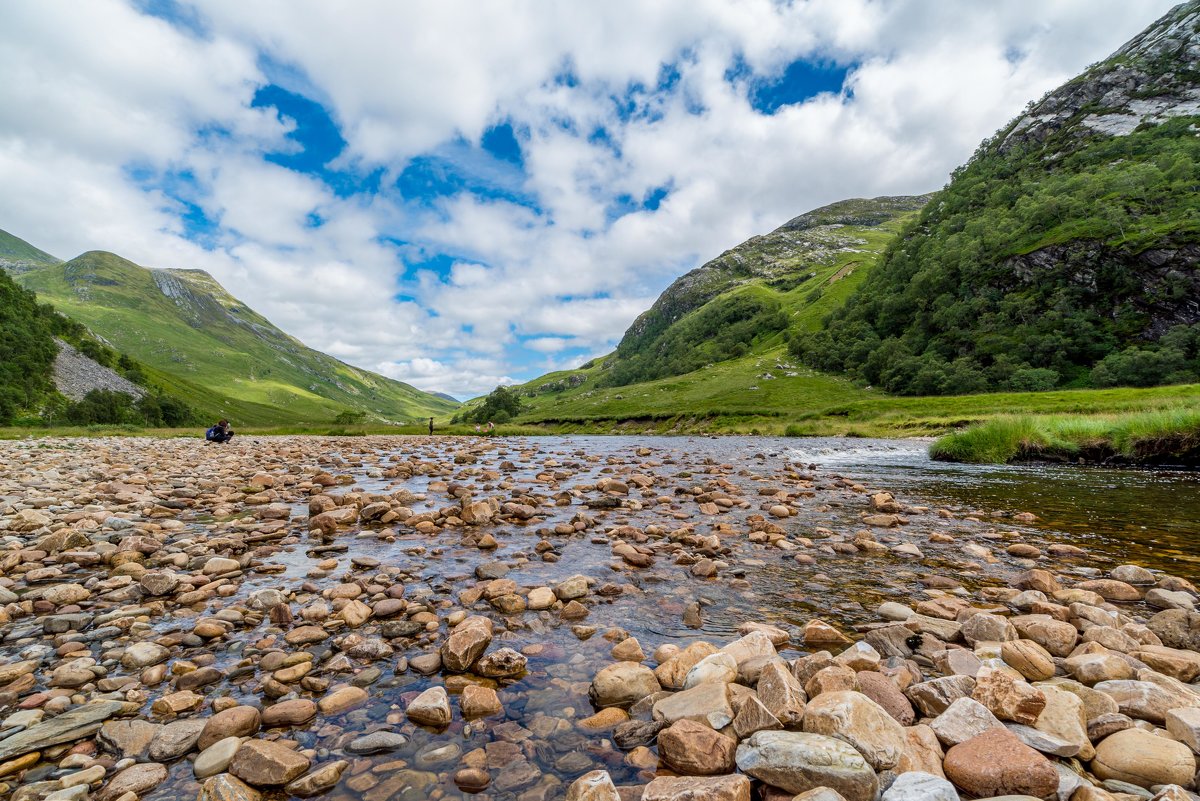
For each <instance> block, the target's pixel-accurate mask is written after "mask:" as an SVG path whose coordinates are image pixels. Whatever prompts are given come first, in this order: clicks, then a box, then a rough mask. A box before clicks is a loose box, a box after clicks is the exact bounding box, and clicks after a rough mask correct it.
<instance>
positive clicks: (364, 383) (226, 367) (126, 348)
mask: <svg viewBox="0 0 1200 801" xmlns="http://www.w3.org/2000/svg"><path fill="white" fill-rule="evenodd" d="M16 278H17V280H18V281H19V282H20V283H21V284H23V285H24V286H26V287H28V288H30V289H33V290H35V291H36V292H37V293H38V295H39V296H41V297H42V298H44V299H46V300H48V301H50V302H52V303H53V304H54V305H55V307H56V308H58V309H59V310H60V311H62V312H64V313H65V314H67V315H69V316H70V317H72V318H73V319H76V320H79V321H80V322H82V323H84V324H85V325H87V326H88V328H90V329H91V330H92V331H94V332H95V333H96V334H98V335H99V336H101V337H103V338H104V339H105V340H107V341H108V342H110V343H112V345H113V346H114V347H116V348H117V349H119V350H121V351H122V352H124V353H127V354H130V355H131V356H133V357H134V358H136V359H138V360H139V361H141V362H143V363H144V364H146V365H149V366H150V367H151V368H153V370H154V372H155V378H156V379H157V380H159V381H160V382H161V383H162V384H163V386H164V388H166V389H168V391H172V392H179V393H183V394H185V396H186V397H189V398H191V400H192V402H193V403H194V404H195V405H196V406H197V407H198V408H200V409H202V410H203V411H205V412H206V413H209V414H213V415H221V416H226V417H229V418H230V419H233V420H237V421H239V422H241V423H244V424H245V423H249V424H258V425H263V424H273V423H280V424H282V423H301V422H316V423H327V422H329V421H330V420H331V419H332V418H333V417H334V416H336V415H337V414H338V413H340V412H342V411H345V410H356V411H363V412H366V413H367V414H368V415H369V416H370V417H371V418H372V419H375V420H380V421H397V420H409V419H413V418H417V417H422V416H429V415H440V414H444V413H446V412H448V411H451V410H453V409H454V408H455V407H456V405H457V404H456V403H454V402H453V401H448V400H445V399H443V398H439V397H435V396H433V395H430V394H428V393H424V392H421V391H419V390H417V389H415V388H413V387H411V386H409V385H407V384H403V383H401V382H399V381H393V380H391V379H387V378H384V377H382V376H379V375H376V374H374V373H370V372H367V371H365V370H359V369H357V368H354V367H351V366H350V365H347V364H344V363H342V362H340V361H338V360H336V359H334V358H332V357H330V356H327V355H325V354H323V353H318V352H317V351H314V350H312V349H311V348H308V347H306V346H305V345H303V344H302V343H300V342H299V341H297V340H296V339H294V338H292V337H290V336H288V335H286V334H284V333H283V332H282V331H280V330H279V329H277V328H275V327H274V326H273V325H272V324H271V323H270V321H268V320H267V319H266V318H264V317H262V316H261V315H259V314H257V313H256V312H254V311H253V310H251V309H250V308H249V307H247V306H246V305H245V304H244V303H242V302H240V301H239V300H237V299H236V298H234V297H233V296H231V295H229V294H228V293H227V292H226V291H225V290H224V289H223V288H222V287H221V285H220V284H218V283H217V282H216V281H215V280H214V279H213V278H212V277H211V276H210V275H208V274H207V273H205V272H203V271H200V270H160V269H147V268H144V267H140V266H138V265H136V264H134V263H132V262H130V261H127V260H125V259H122V258H120V257H119V256H115V255H113V254H111V253H104V252H98V251H93V252H89V253H85V254H83V255H81V256H78V257H77V258H74V259H72V260H70V261H68V262H63V263H58V264H48V265H43V266H41V267H37V268H34V269H29V270H26V271H24V272H21V273H19V274H18V275H17V276H16Z"/></svg>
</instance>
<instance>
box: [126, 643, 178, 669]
mask: <svg viewBox="0 0 1200 801" xmlns="http://www.w3.org/2000/svg"><path fill="white" fill-rule="evenodd" d="M170 655H171V652H170V650H168V649H166V648H164V647H162V646H161V645H159V644H158V643H153V642H139V643H134V644H133V645H131V646H129V647H128V648H126V649H125V653H124V654H122V655H121V664H122V665H123V666H124V667H126V668H128V669H129V670H141V669H142V668H144V667H150V666H151V665H157V664H159V663H160V662H165V661H167V658H168V657H169V656H170Z"/></svg>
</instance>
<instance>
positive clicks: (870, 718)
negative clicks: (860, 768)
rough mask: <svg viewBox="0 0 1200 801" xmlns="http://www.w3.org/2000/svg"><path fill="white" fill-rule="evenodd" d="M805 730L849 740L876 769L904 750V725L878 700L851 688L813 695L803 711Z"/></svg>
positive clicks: (894, 761)
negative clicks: (876, 701) (814, 696)
mask: <svg viewBox="0 0 1200 801" xmlns="http://www.w3.org/2000/svg"><path fill="white" fill-rule="evenodd" d="M804 731H806V732H810V733H812V734H824V735H827V736H829V737H836V738H837V739H839V740H842V741H844V742H847V743H849V744H850V745H852V746H854V748H855V749H857V750H858V752H859V753H860V754H862V755H863V757H865V758H866V760H867V762H869V763H870V764H871V767H873V768H874V769H875V770H887V769H889V768H894V767H895V766H896V764H897V763H898V762H899V761H900V757H901V756H902V755H903V754H904V746H905V740H904V727H903V726H901V725H900V724H899V723H897V722H896V719H895V718H893V717H892V716H891V715H889V714H888V713H887V710H885V709H884V708H883V707H881V706H880V705H879V704H877V703H875V702H874V701H872V700H871V699H870V698H868V697H867V696H865V695H863V694H862V693H859V692H854V691H853V690H847V691H843V692H835V693H824V694H823V695H818V696H817V697H816V698H814V699H812V700H811V701H810V702H809V703H808V709H807V710H806V711H805V713H804Z"/></svg>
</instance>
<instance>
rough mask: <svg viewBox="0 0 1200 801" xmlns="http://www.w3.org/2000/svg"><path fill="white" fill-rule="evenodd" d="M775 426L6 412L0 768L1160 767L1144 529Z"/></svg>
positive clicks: (246, 796)
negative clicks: (475, 425) (857, 460)
mask: <svg viewBox="0 0 1200 801" xmlns="http://www.w3.org/2000/svg"><path fill="white" fill-rule="evenodd" d="M790 444H791V443H790V442H789V441H787V440H779V439H775V440H767V439H754V438H746V439H742V440H736V439H727V438H720V439H710V438H696V439H693V440H687V439H673V440H662V439H659V440H654V441H647V440H645V439H641V438H628V439H623V440H622V439H613V438H591V439H587V438H579V437H567V438H559V439H551V438H544V437H539V438H530V439H522V438H502V437H496V438H480V437H462V438H455V437H432V438H431V437H370V436H366V437H295V436H292V437H271V438H262V439H261V440H260V441H258V442H254V441H252V438H249V437H248V438H246V439H244V440H240V441H239V440H236V439H235V441H234V442H233V443H230V444H229V445H227V446H224V447H220V448H217V447H215V446H206V445H204V444H203V443H201V442H197V441H191V440H187V439H181V438H176V439H161V438H131V437H105V438H90V439H45V440H36V441H6V442H3V443H0V459H2V460H3V462H4V464H5V465H6V470H5V471H3V473H0V545H2V546H3V548H2V549H0V600H2V601H3V602H4V606H3V607H0V666H2V667H0V717H2V718H3V725H2V727H0V795H5V796H7V795H9V794H12V795H13V796H14V797H17V798H21V799H28V800H29V801H32V800H33V799H42V798H46V797H47V796H49V795H51V794H57V795H55V796H54V797H55V798H56V799H74V800H75V801H92V799H94V801H121V799H123V798H127V797H130V796H127V795H126V794H127V793H132V794H133V795H136V796H143V797H148V798H154V799H195V798H198V797H199V798H203V799H213V798H222V799H229V801H256V800H257V799H259V798H260V793H276V792H278V791H279V790H280V788H283V791H284V792H286V793H287V794H288V795H295V796H301V797H328V798H330V799H334V800H335V801H351V799H354V800H355V801H358V800H360V799H361V801H390V800H391V799H401V800H402V801H409V800H411V801H418V799H446V800H447V801H449V800H450V799H466V798H469V797H471V796H473V795H474V794H476V793H479V792H486V793H487V794H488V795H487V797H489V798H496V799H498V800H501V801H548V799H559V798H562V797H563V796H564V795H566V794H567V791H568V788H569V787H571V786H572V785H576V784H578V783H580V782H582V783H584V784H588V783H592V786H594V787H599V788H601V790H605V791H606V793H603V794H600V795H596V794H593V795H592V796H590V797H592V798H597V797H598V798H603V799H608V800H609V801H611V799H613V798H620V799H623V800H626V799H628V800H629V801H636V800H637V799H643V800H645V799H654V801H662V799H675V798H676V796H675V795H672V794H671V793H672V792H685V793H686V792H688V791H689V790H688V788H695V787H697V786H700V785H702V784H706V783H707V784H711V786H712V787H714V788H725V789H726V790H728V791H730V792H731V793H732V794H731V795H719V794H716V795H710V796H708V797H710V798H716V799H723V798H740V799H745V798H748V797H749V793H750V792H751V791H752V790H751V785H752V784H755V785H763V786H764V787H760V788H759V789H761V790H762V793H763V794H764V797H771V793H772V792H774V791H770V790H766V789H765V785H771V786H773V787H777V788H783V789H784V790H786V791H787V793H788V794H787V795H786V796H780V797H791V796H792V795H794V794H796V793H799V792H804V791H806V790H809V789H815V787H816V786H818V785H827V784H828V782H831V781H833V782H840V783H839V784H836V785H835V786H836V787H837V789H838V790H839V792H841V793H842V795H843V797H844V798H846V799H847V801H871V799H874V798H875V797H876V795H877V793H878V792H881V791H884V790H886V789H888V787H889V784H890V783H891V782H893V781H898V782H901V783H900V785H893V786H896V787H897V791H898V790H899V788H900V787H903V786H905V785H906V783H909V782H913V781H919V782H928V781H929V780H930V779H929V778H926V776H925V774H929V775H930V776H931V777H932V778H934V779H938V780H940V781H942V782H945V779H943V778H942V777H943V776H944V777H948V778H949V779H950V780H952V781H953V782H954V784H955V785H957V786H958V787H959V788H961V790H962V791H963V792H964V793H965V794H967V795H970V796H972V797H983V796H991V795H998V794H1006V793H1008V794H1011V793H1026V794H1032V795H1036V796H1038V797H1045V796H1048V795H1051V794H1052V793H1053V789H1054V787H1053V786H1051V785H1050V783H1051V782H1054V784H1055V786H1059V783H1060V782H1063V781H1067V780H1068V779H1069V781H1070V782H1074V783H1075V784H1070V785H1068V786H1067V788H1066V789H1067V790H1073V789H1075V788H1077V787H1083V786H1087V787H1093V788H1095V791H1096V793H1099V792H1100V791H1101V790H1103V789H1106V786H1102V783H1103V782H1104V781H1105V780H1106V779H1108V778H1109V777H1110V776H1111V775H1112V774H1111V773H1106V771H1110V770H1112V766H1111V765H1109V763H1108V761H1107V760H1101V759H1098V758H1096V754H1097V753H1105V752H1116V753H1117V754H1118V755H1119V754H1122V753H1123V752H1124V751H1125V749H1126V747H1127V746H1129V747H1132V746H1138V747H1145V748H1152V750H1154V749H1166V750H1167V752H1168V753H1167V754H1166V756H1167V757H1169V759H1151V758H1146V759H1145V761H1146V762H1147V763H1148V764H1150V765H1151V766H1153V768H1152V772H1137V773H1135V774H1134V778H1133V779H1130V778H1129V777H1128V776H1122V780H1123V781H1127V782H1128V781H1133V782H1134V783H1135V784H1138V785H1139V786H1142V787H1147V788H1148V787H1151V786H1157V785H1160V784H1167V783H1172V782H1174V783H1190V781H1191V776H1192V773H1194V770H1195V764H1194V759H1193V761H1192V764H1191V767H1190V768H1189V770H1191V771H1192V772H1191V773H1188V774H1187V779H1186V781H1185V779H1184V778H1182V776H1183V772H1184V771H1183V767H1184V766H1183V761H1182V760H1181V759H1180V758H1179V753H1178V748H1176V747H1175V746H1178V745H1179V743H1178V742H1176V741H1174V740H1171V739H1168V738H1165V737H1150V738H1149V740H1147V741H1146V742H1145V743H1143V742H1142V740H1141V739H1138V740H1137V742H1136V743H1126V742H1125V741H1126V740H1129V739H1131V738H1134V735H1140V734H1141V732H1139V731H1138V730H1139V729H1141V728H1144V727H1145V726H1147V725H1149V724H1150V723H1156V724H1158V725H1160V726H1161V725H1163V723H1162V715H1161V714H1160V712H1161V710H1159V706H1158V705H1156V704H1157V703H1158V701H1159V700H1163V699H1161V698H1159V696H1161V695H1163V694H1164V693H1165V694H1166V696H1165V698H1166V700H1167V701H1169V702H1170V705H1171V706H1170V708H1172V709H1174V708H1181V707H1195V708H1196V709H1197V710H1200V695H1198V694H1197V693H1195V692H1194V691H1193V690H1192V689H1190V688H1188V687H1186V686H1183V685H1181V684H1180V682H1187V681H1191V680H1193V679H1194V678H1195V677H1196V675H1197V674H1200V656H1198V655H1197V654H1196V653H1194V651H1195V650H1196V644H1195V642H1194V633H1193V632H1194V626H1193V627H1192V628H1189V625H1190V624H1189V623H1188V621H1189V620H1190V619H1191V618H1189V617H1188V613H1187V608H1190V607H1192V606H1194V604H1195V601H1196V598H1197V593H1196V590H1195V588H1194V587H1193V586H1192V585H1191V584H1190V583H1189V582H1188V581H1187V580H1186V578H1180V577H1177V576H1176V575H1172V574H1177V573H1179V572H1180V571H1179V570H1176V569H1174V568H1172V567H1171V566H1170V563H1169V562H1168V561H1160V562H1158V563H1152V562H1147V565H1148V566H1149V567H1152V568H1154V569H1149V570H1148V569H1145V568H1135V567H1132V566H1130V565H1128V564H1124V563H1126V562H1129V561H1131V559H1136V555H1137V554H1139V553H1144V555H1146V556H1148V557H1151V558H1153V559H1159V560H1161V559H1162V554H1160V553H1158V552H1157V550H1156V549H1155V548H1154V547H1152V546H1149V545H1147V546H1145V548H1143V551H1142V552H1139V550H1138V548H1139V542H1138V540H1136V539H1134V540H1131V542H1130V547H1129V548H1125V549H1117V552H1116V553H1107V552H1101V551H1099V550H1096V549H1090V550H1084V549H1083V548H1081V547H1080V545H1089V542H1088V541H1087V540H1086V539H1080V540H1078V544H1072V543H1071V542H1064V541H1062V538H1061V535H1059V534H1057V533H1056V532H1054V531H1048V530H1041V529H1038V528H1037V527H1035V526H1033V525H1032V524H1031V521H1032V520H1033V518H1034V515H1031V514H1028V513H1022V512H1021V511H1019V510H1018V509H1011V508H1010V509H1000V508H996V509H991V510H988V509H979V508H977V506H976V505H975V502H974V501H972V502H971V505H969V506H968V505H959V504H955V503H948V504H946V505H939V506H936V507H933V506H927V505H923V504H922V503H920V502H916V501H914V500H913V499H911V498H906V497H904V495H903V494H902V493H892V492H888V491H887V489H888V488H887V487H886V486H883V485H880V486H872V485H871V483H869V482H867V483H864V482H863V481H861V480H857V479H855V478H853V477H847V476H844V475H841V474H840V473H839V472H837V470H835V469H829V468H821V467H819V466H818V467H815V468H814V467H813V466H812V465H813V462H814V461H817V460H819V458H820V455H819V454H815V453H804V454H801V453H794V454H793V453H789V446H790ZM1102 576H1107V578H1100V577H1102ZM1135 670H1136V672H1134V671H1135ZM1135 676H1136V680H1134V677H1135ZM1121 678H1124V680H1120V681H1118V680H1117V679H1121ZM1110 679H1111V680H1112V681H1109V680H1110ZM1105 682H1108V683H1109V684H1111V685H1112V686H1111V687H1106V685H1105ZM1131 684H1133V685H1136V686H1127V685H1131ZM1073 698H1074V699H1076V700H1071V699H1073ZM1080 698H1082V699H1084V702H1085V703H1081V702H1080V700H1079V699H1080ZM1147 698H1148V699H1151V700H1150V701H1149V702H1148V705H1147V704H1146V703H1143V701H1144V700H1145V699H1147ZM1014 702H1019V703H1014ZM1043 709H1044V710H1046V713H1047V714H1045V715H1044V716H1043V715H1041V714H1040V713H1041V711H1042V710H1043ZM1064 710H1066V711H1065V712H1064ZM843 711H844V712H846V714H843ZM1043 717H1044V720H1043V719H1042V718H1043ZM725 718H728V720H726V719H725ZM1139 721H1141V722H1139ZM1085 723H1086V725H1085ZM1016 724H1020V725H1016ZM1093 724H1094V725H1093ZM717 729H719V730H720V733H718V732H717V731H716V730H717ZM1126 731H1130V732H1132V734H1125V735H1122V734H1121V732H1126ZM989 732H991V733H989ZM717 737H719V738H723V739H714V738H717ZM976 737H983V738H985V739H984V740H983V741H976V740H975V738H976ZM1112 737H1117V738H1118V740H1117V741H1113V742H1111V743H1109V739H1110V738H1112ZM1143 739H1144V738H1143ZM993 741H995V742H993ZM972 743H974V745H972ZM1106 743H1109V745H1108V746H1106V745H1105V744H1106ZM967 746H970V747H967ZM831 749H832V750H831ZM955 749H958V750H955ZM830 753H834V754H836V755H837V763H838V765H839V767H838V769H837V770H836V771H831V770H830V767H831V763H830V761H829V755H830ZM964 753H965V754H967V755H970V754H971V753H982V754H983V755H984V756H983V757H980V758H976V759H973V760H972V759H967V760H964V759H963V756H964ZM1142 756H1145V755H1144V754H1142ZM1151 756H1157V754H1152V755H1151ZM1012 760H1017V761H1016V762H1015V763H1014V762H1012ZM1060 760H1061V761H1060ZM1075 760H1079V761H1078V762H1077V761H1075ZM991 764H997V765H998V766H999V767H1000V768H1001V773H1003V774H1004V775H1009V776H1018V777H1020V779H1019V782H1018V784H1017V785H1014V786H1011V787H1010V786H1007V785H1006V786H1005V787H993V785H992V784H990V783H989V782H990V781H991V779H989V777H988V775H987V774H988V771H989V768H988V765H991ZM1014 765H1015V766H1016V767H1020V768H1021V770H1014V769H1012V768H1014ZM1164 765H1165V766H1166V767H1163V766H1164ZM1068 766H1075V770H1066V769H1067V768H1068ZM1080 766H1082V768H1083V769H1084V771H1085V772H1084V773H1079V772H1077V771H1078V769H1079V767H1080ZM1133 767H1137V765H1136V764H1134V765H1133ZM1060 768H1061V769H1063V770H1060ZM1160 768H1161V769H1160ZM1177 768H1178V769H1177ZM843 769H844V770H843ZM1064 771H1065V772H1064ZM712 773H718V774H719V776H718V777H717V778H711V779H699V778H689V779H687V780H685V781H683V782H679V781H677V780H675V779H674V778H673V777H675V776H677V775H684V776H694V775H695V774H712ZM835 774H836V775H835ZM896 774H900V775H901V776H903V775H904V774H909V778H907V779H903V780H900V779H897V778H896ZM918 774H919V775H918ZM610 786H612V787H616V788H619V789H613V790H611V792H607V788H609V787H610ZM681 786H682V789H681ZM73 788H81V789H78V790H76V789H73ZM673 788H674V789H673ZM759 789H756V790H754V792H755V793H759ZM576 792H578V791H576ZM599 792H600V790H597V793H599ZM713 792H714V793H715V792H716V790H715V789H714V790H713ZM938 792H939V795H938V797H939V798H947V799H952V798H957V795H956V791H955V790H953V788H951V787H950V786H949V784H939V785H938ZM775 795H779V794H778V793H775ZM1066 795H1068V796H1069V795H1070V793H1069V792H1068V793H1066ZM568 797H577V796H568ZM585 797H587V796H585ZM1170 798H1172V799H1175V798H1178V799H1179V801H1184V800H1185V799H1186V796H1170Z"/></svg>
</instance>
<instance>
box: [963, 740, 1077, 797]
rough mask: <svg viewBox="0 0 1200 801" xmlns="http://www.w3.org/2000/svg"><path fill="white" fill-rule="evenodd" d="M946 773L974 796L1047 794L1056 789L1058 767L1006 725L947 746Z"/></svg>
mask: <svg viewBox="0 0 1200 801" xmlns="http://www.w3.org/2000/svg"><path fill="white" fill-rule="evenodd" d="M942 767H943V769H944V770H945V772H946V777H947V778H948V779H950V781H952V782H954V784H955V785H957V786H958V787H959V788H960V789H962V790H964V791H966V792H967V793H969V794H970V795H972V796H974V797H976V798H991V797H993V796H1001V795H1029V796H1033V797H1034V798H1046V797H1047V796H1050V795H1052V794H1053V793H1054V791H1055V790H1056V789H1058V771H1056V770H1055V769H1054V766H1053V765H1052V764H1050V762H1049V760H1047V759H1046V758H1045V757H1044V756H1042V755H1041V754H1039V753H1038V752H1037V751H1035V750H1033V749H1032V748H1030V747H1029V746H1027V745H1025V744H1024V743H1022V742H1021V741H1020V740H1018V739H1017V737H1016V735H1015V734H1013V733H1012V732H1010V731H1008V730H1007V729H988V730H987V731H985V732H983V733H982V734H979V735H976V736H975V737H972V738H971V739H970V740H967V741H966V742H965V743H960V744H958V745H956V746H954V747H953V748H951V749H950V750H949V752H947V754H946V760H945V762H944V763H943V765H942Z"/></svg>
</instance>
